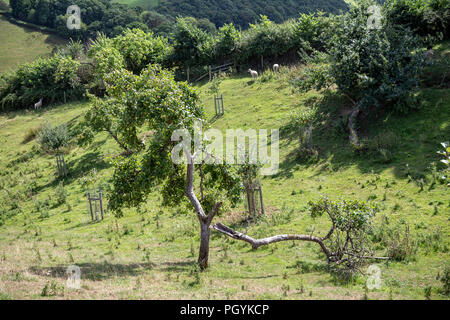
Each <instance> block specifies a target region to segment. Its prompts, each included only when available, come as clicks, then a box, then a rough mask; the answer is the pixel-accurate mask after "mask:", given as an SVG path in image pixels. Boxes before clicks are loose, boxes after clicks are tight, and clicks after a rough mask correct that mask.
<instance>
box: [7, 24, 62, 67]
mask: <svg viewBox="0 0 450 320" xmlns="http://www.w3.org/2000/svg"><path fill="white" fill-rule="evenodd" d="M0 30H1V32H0V73H1V72H4V71H8V70H11V69H14V68H15V67H16V66H17V65H19V64H22V63H25V62H31V61H33V60H34V59H36V58H37V57H39V56H46V55H49V54H50V53H51V52H52V51H53V50H54V48H55V47H57V46H58V45H63V44H65V43H66V41H65V40H64V39H62V38H60V37H58V36H56V35H54V34H51V33H48V32H42V31H40V30H38V29H37V28H34V27H32V26H25V25H17V24H13V23H11V22H10V21H8V19H7V18H6V17H5V16H3V15H0Z"/></svg>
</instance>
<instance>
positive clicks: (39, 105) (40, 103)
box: [34, 98, 42, 110]
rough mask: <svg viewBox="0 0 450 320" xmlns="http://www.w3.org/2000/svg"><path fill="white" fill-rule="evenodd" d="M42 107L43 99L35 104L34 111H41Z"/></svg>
mask: <svg viewBox="0 0 450 320" xmlns="http://www.w3.org/2000/svg"><path fill="white" fill-rule="evenodd" d="M41 107H42V98H41V100H39V102H37V103H35V104H34V110H37V109H40V108H41Z"/></svg>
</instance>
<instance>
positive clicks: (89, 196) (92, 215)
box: [88, 192, 94, 221]
mask: <svg viewBox="0 0 450 320" xmlns="http://www.w3.org/2000/svg"><path fill="white" fill-rule="evenodd" d="M88 201H89V209H90V211H91V220H92V221H94V213H93V212H92V201H91V194H90V193H89V192H88Z"/></svg>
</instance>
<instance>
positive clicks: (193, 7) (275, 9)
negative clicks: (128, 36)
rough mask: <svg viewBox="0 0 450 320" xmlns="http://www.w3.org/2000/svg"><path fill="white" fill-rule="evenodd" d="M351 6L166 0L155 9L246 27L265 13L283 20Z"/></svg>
mask: <svg viewBox="0 0 450 320" xmlns="http://www.w3.org/2000/svg"><path fill="white" fill-rule="evenodd" d="M213 8H214V9H213ZM347 9H348V7H347V4H346V3H345V1H343V0H292V1H284V0H269V1H267V0H244V1H242V0H226V1H224V0H206V1H205V0H194V1H192V0H165V1H161V3H160V4H159V5H158V6H157V7H156V8H155V10H156V11H158V12H159V13H162V14H164V15H166V16H169V17H176V16H178V15H181V16H192V17H195V18H208V19H209V20H211V21H212V22H213V23H214V24H215V25H216V26H222V25H224V24H227V23H233V24H235V25H236V26H240V27H242V28H246V27H247V26H248V24H249V23H253V22H255V21H256V20H257V19H258V17H259V15H261V14H263V15H266V16H268V17H269V19H271V20H273V21H275V22H276V23H281V22H283V21H286V20H288V19H290V18H293V17H296V16H297V15H298V14H299V13H312V12H315V11H324V12H330V13H339V11H346V10H347Z"/></svg>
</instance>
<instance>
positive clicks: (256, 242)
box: [212, 223, 333, 258]
mask: <svg viewBox="0 0 450 320" xmlns="http://www.w3.org/2000/svg"><path fill="white" fill-rule="evenodd" d="M212 228H213V229H214V230H216V231H219V232H221V233H223V234H225V235H227V236H229V237H231V238H233V239H237V240H242V241H245V242H248V243H250V244H251V246H252V248H253V249H257V248H259V247H261V246H265V245H269V244H271V243H275V242H280V241H289V240H302V241H312V242H316V243H317V244H319V245H320V247H321V249H322V251H323V252H324V253H325V255H326V256H327V257H328V258H331V257H332V256H333V254H332V253H331V252H330V251H329V250H328V248H327V247H326V246H325V244H324V243H323V240H322V239H321V238H319V237H316V236H312V235H303V234H282V235H276V236H273V237H268V238H263V239H253V238H252V237H249V236H247V235H245V234H243V233H240V232H238V231H235V230H233V229H231V228H229V227H227V226H225V225H223V224H221V223H217V224H215V225H214V226H213V227H212Z"/></svg>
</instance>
